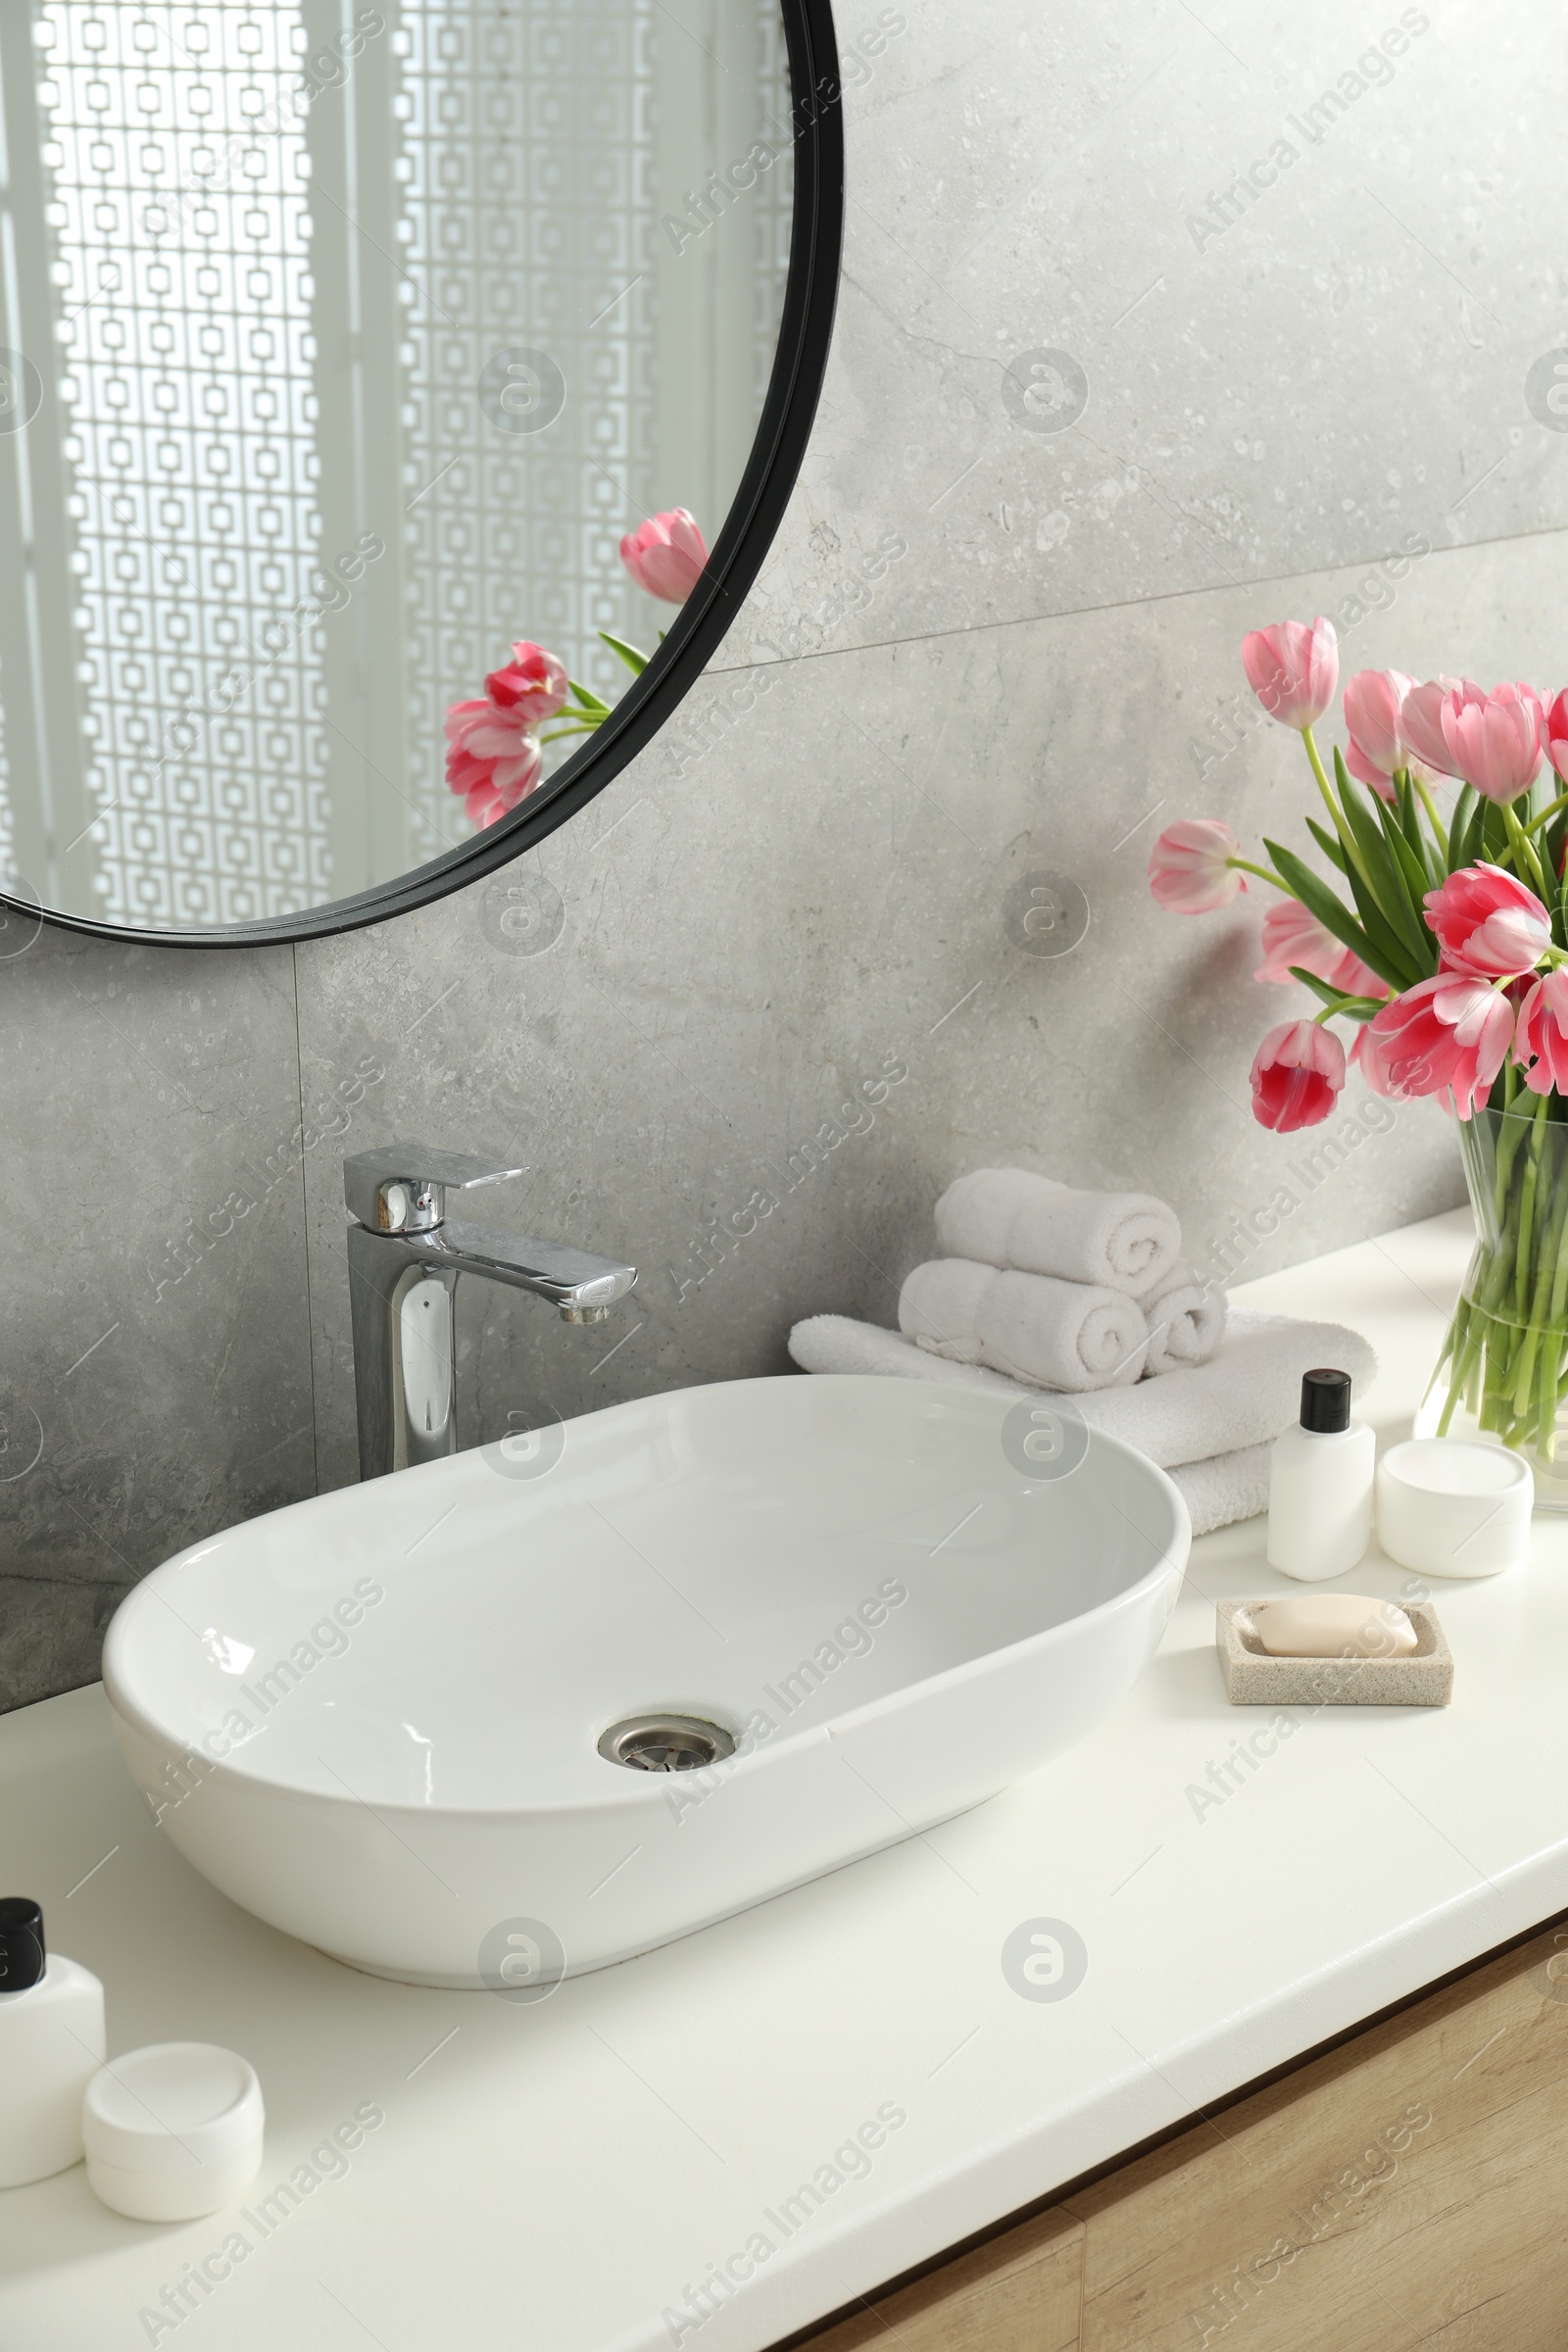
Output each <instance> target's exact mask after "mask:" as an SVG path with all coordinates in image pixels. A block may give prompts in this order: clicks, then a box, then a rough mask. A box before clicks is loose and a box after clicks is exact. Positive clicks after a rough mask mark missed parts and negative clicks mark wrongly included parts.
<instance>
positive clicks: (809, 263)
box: [0, 0, 844, 948]
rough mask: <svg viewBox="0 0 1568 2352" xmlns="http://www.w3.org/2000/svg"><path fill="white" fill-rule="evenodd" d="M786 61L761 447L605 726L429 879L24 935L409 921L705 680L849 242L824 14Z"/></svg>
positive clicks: (611, 772)
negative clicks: (782, 212) (788, 175)
mask: <svg viewBox="0 0 1568 2352" xmlns="http://www.w3.org/2000/svg"><path fill="white" fill-rule="evenodd" d="M779 6H780V10H781V13H782V16H783V19H784V32H785V39H786V42H787V45H788V52H789V69H790V91H791V115H790V121H791V125H792V128H793V131H794V136H795V195H794V213H793V219H792V223H791V235H790V262H789V271H788V275H787V278H786V281H785V289H784V305H783V314H782V317H781V319H780V322H779V337H778V349H777V352H776V353H775V355H774V360H773V372H772V376H771V378H770V380H769V383H768V390H767V397H766V400H765V401H764V402H763V405H762V414H761V418H760V423H759V425H758V428H757V438H756V440H755V441H754V443H753V445H752V454H751V457H750V459H749V460H748V462H747V466H746V471H745V472H744V474H743V475H742V476H741V481H740V487H739V489H738V490H737V491H736V494H735V501H734V504H733V506H732V507H731V509H730V511H729V514H728V515H726V517H725V519H724V524H723V527H722V529H721V530H720V531H719V534H718V537H717V539H716V540H715V541H714V543H713V547H712V550H711V555H710V557H709V562H708V567H707V569H706V570H705V571H704V573H703V576H702V578H701V579H700V580H699V581H698V583H697V586H696V587H695V588H694V589H693V591H692V593H691V595H690V596H689V597H688V598H687V600H686V602H685V604H683V605H682V607H681V608H680V611H679V613H677V614H676V617H675V620H674V622H673V624H672V625H671V627H670V629H669V631H668V632H667V634H666V636H665V638H664V641H663V643H662V645H661V646H660V648H659V651H658V652H657V653H656V654H655V655H654V657H653V658H652V660H651V661H650V662H649V664H648V667H647V668H646V669H645V670H644V671H643V672H642V674H641V676H640V677H638V678H636V679H634V680H633V682H632V684H631V686H630V687H629V688H628V690H627V692H626V693H625V694H624V695H623V696H622V697H621V699H620V701H619V702H618V703H617V704H616V705H615V707H614V709H613V711H612V713H611V715H610V717H609V718H607V719H606V720H605V721H604V723H603V725H602V726H600V727H598V728H597V729H596V730H595V732H594V733H593V734H592V735H591V736H590V737H589V738H588V739H587V741H586V742H585V743H584V744H583V745H582V747H581V748H580V749H579V750H578V751H576V752H575V753H574V754H573V755H572V757H571V758H570V759H569V760H567V761H566V762H565V763H564V766H562V767H561V768H560V769H558V770H557V772H556V774H555V775H553V776H552V777H551V778H550V781H549V783H548V784H546V785H544V786H542V787H541V788H540V790H539V791H538V792H536V793H535V794H533V795H532V796H531V797H530V798H529V799H528V800H526V801H524V802H523V803H522V804H521V806H520V807H519V808H517V809H514V810H513V812H512V813H511V815H510V816H507V817H504V818H502V819H501V820H500V821H499V822H498V823H497V824H494V825H492V826H489V827H488V828H487V829H486V830H485V831H484V832H483V833H478V834H475V836H474V837H473V839H472V840H471V841H466V842H464V843H463V844H462V846H461V847H460V848H458V849H456V850H449V851H447V853H446V854H445V855H444V856H443V857H440V858H432V859H431V861H430V863H429V864H427V865H421V866H417V867H416V868H415V869H414V871H413V872H412V873H408V874H404V875H401V876H400V877H399V878H398V880H397V881H395V882H387V883H380V884H377V885H375V886H374V887H373V888H371V889H369V890H366V891H361V892H359V893H358V894H357V895H356V896H355V897H353V898H350V899H339V900H336V901H334V902H332V903H331V904H330V905H328V906H324V907H313V908H311V909H310V910H309V911H307V912H305V913H302V914H290V915H275V916H268V917H265V918H263V919H261V920H259V921H256V922H249V923H230V924H227V925H224V926H222V927H221V928H214V929H207V930H194V929H193V930H172V929H169V930H164V929H145V928H140V927H137V926H134V925H131V924H128V923H127V924H118V923H101V922H95V921H92V920H90V919H89V918H88V917H86V916H84V915H74V914H67V913H65V912H63V911H57V910H56V909H54V908H52V907H40V906H39V905H38V904H37V902H36V901H28V900H25V899H18V898H12V897H8V896H7V895H6V894H5V893H4V892H0V907H16V908H17V910H18V911H19V912H21V913H23V914H25V916H26V917H27V919H28V921H29V922H31V923H33V924H37V923H38V922H39V920H40V919H41V920H42V921H43V922H44V923H47V924H48V925H49V926H50V927H51V928H53V929H58V930H63V931H75V932H81V933H85V934H86V935H87V936H88V937H90V938H93V939H107V940H118V941H120V942H122V943H123V944H128V945H134V946H137V947H160V948H242V947H258V946H264V945H268V946H288V945H291V944H292V943H293V942H295V941H297V940H307V939H329V938H333V937H335V936H337V934H339V933H340V932H344V931H358V930H362V929H364V928H365V926H366V925H367V924H369V923H379V922H385V921H387V920H388V919H389V918H390V917H391V916H393V915H399V914H409V913H412V912H413V911H414V910H415V909H416V908H417V907H427V906H429V905H431V904H432V903H433V902H434V901H435V900H437V899H443V898H446V897H448V896H449V895H450V894H451V893H452V892H453V891H455V890H462V889H463V888H465V887H466V885H467V884H468V883H470V882H475V881H478V880H480V879H482V877H483V876H484V875H486V874H489V873H493V872H495V870H496V868H497V867H498V866H502V865H506V864H509V863H510V862H511V860H512V859H513V858H517V857H520V856H521V854H522V852H523V851H524V850H531V849H533V848H534V847H535V846H536V845H537V844H538V843H539V842H541V841H544V840H546V839H547V838H548V836H549V835H550V834H552V833H553V832H554V831H555V830H556V828H557V826H558V825H564V823H565V822H566V820H567V818H568V817H572V816H575V815H576V814H577V812H578V810H579V809H583V808H585V807H586V806H587V804H588V803H589V802H590V801H591V800H593V799H594V798H595V796H596V795H597V794H599V793H601V792H603V791H604V789H605V786H606V785H607V784H609V783H612V782H613V779H614V778H615V777H616V776H617V775H618V774H619V773H620V770H621V769H622V768H623V767H624V766H625V765H626V763H627V761H628V760H631V759H633V758H634V757H635V755H636V754H637V753H638V752H640V751H641V750H642V749H643V748H644V746H645V745H646V744H648V743H650V742H651V741H652V740H653V738H654V736H655V735H657V734H658V732H659V730H660V728H661V727H662V725H663V724H664V722H665V721H666V719H668V718H669V717H670V715H671V714H672V712H673V711H674V710H675V708H676V706H677V705H678V704H679V703H680V702H681V701H682V699H683V698H684V697H685V696H686V694H688V693H689V692H690V690H691V688H692V687H693V686H694V685H695V684H696V682H697V680H698V679H699V678H700V677H701V676H702V674H703V672H704V670H705V669H706V668H707V665H708V662H709V661H710V659H711V656H712V654H713V653H714V652H715V651H716V649H717V648H718V646H719V644H720V643H721V642H722V640H723V638H724V636H725V634H726V632H727V630H728V628H729V626H730V623H731V621H732V620H733V619H734V617H735V614H736V613H737V612H738V611H739V609H740V606H741V603H742V601H743V599H744V598H745V596H746V595H747V592H748V591H749V590H750V588H751V585H752V582H753V581H754V580H755V579H756V577H757V574H758V572H759V571H760V568H761V564H762V560H763V558H764V556H765V555H766V554H767V551H768V549H769V547H770V546H771V545H772V542H773V536H774V533H775V532H776V531H777V529H778V526H779V523H780V521H781V519H782V517H783V514H784V510H785V508H786V506H787V505H788V504H789V500H790V496H791V493H792V492H793V490H794V488H795V480H796V476H797V475H798V473H799V472H800V468H801V461H802V459H803V458H804V456H805V454H806V445H807V442H808V440H809V436H810V430H811V425H812V422H813V420H814V418H815V415H816V404H817V400H818V398H819V396H820V393H821V389H822V379H823V376H824V374H825V372H826V368H827V357H828V347H829V344H830V342H831V340H832V334H833V313H834V306H835V303H836V301H837V298H838V279H839V256H840V249H841V247H842V243H843V234H844V107H843V89H842V85H841V83H840V80H839V71H838V42H837V36H836V34H835V31H834V26H833V15H832V9H831V5H830V0H779Z"/></svg>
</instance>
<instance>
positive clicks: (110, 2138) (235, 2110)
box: [81, 2041, 267, 2222]
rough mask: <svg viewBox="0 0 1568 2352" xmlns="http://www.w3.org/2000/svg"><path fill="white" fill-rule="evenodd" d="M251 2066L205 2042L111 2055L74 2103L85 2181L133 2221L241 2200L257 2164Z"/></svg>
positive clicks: (258, 2129)
mask: <svg viewBox="0 0 1568 2352" xmlns="http://www.w3.org/2000/svg"><path fill="white" fill-rule="evenodd" d="M266 2120H267V2118H266V2113H265V2110H264V2109H263V2106H262V2086H261V2084H260V2082H258V2081H257V2079H256V2070H255V2068H254V2067H253V2066H251V2065H249V2064H248V2063H247V2061H246V2060H245V2059H243V2058H241V2057H239V2056H238V2055H237V2053H236V2052H235V2051H233V2050H224V2049H220V2048H219V2047H218V2046H217V2044H216V2043H214V2042H210V2041H157V2042H151V2043H149V2044H148V2046H147V2048H146V2049H144V2050H131V2051H130V2052H128V2054H127V2055H126V2056H125V2057H123V2058H114V2059H111V2061H110V2062H109V2064H108V2065H107V2066H104V2067H100V2068H99V2070H98V2072H97V2074H95V2075H94V2077H93V2079H92V2081H91V2082H89V2083H88V2085H87V2089H86V2093H85V2095H84V2097H83V2099H82V2103H81V2139H82V2145H83V2147H84V2148H85V2150H86V2154H87V2184H88V2186H89V2187H90V2188H91V2189H92V2190H93V2191H94V2193H95V2194H96V2195H97V2196H98V2197H100V2198H101V2199H102V2200H103V2202H104V2204H106V2205H108V2206H110V2207H111V2208H112V2209H113V2211H114V2212H116V2213H123V2214H126V2215H128V2216H129V2218H130V2219H131V2220H132V2221H133V2222H193V2221H197V2220H199V2219H200V2217H201V2216H202V2215H203V2214H208V2213H219V2212H221V2210H222V2208H223V2207H224V2206H225V2205H232V2204H234V2203H235V2202H236V2200H237V2199H238V2198H239V2197H241V2196H242V2195H243V2194H244V2192H245V2190H246V2189H247V2188H248V2187H249V2186H250V2184H251V2182H252V2181H253V2180H255V2178H256V2176H257V2174H258V2173H259V2172H260V2170H261V2166H262V2131H263V2128H264V2126H265V2124H266Z"/></svg>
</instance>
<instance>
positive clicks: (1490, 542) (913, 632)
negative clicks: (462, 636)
mask: <svg viewBox="0 0 1568 2352" xmlns="http://www.w3.org/2000/svg"><path fill="white" fill-rule="evenodd" d="M1096 446H1097V447H1098V446H1099V445H1098V444H1097V445H1096ZM1452 512H1453V509H1452V508H1446V509H1445V513H1446V514H1451V513H1452ZM1551 538H1558V539H1564V540H1568V524H1563V523H1560V522H1553V523H1544V524H1543V525H1542V527H1541V528H1540V529H1539V530H1533V531H1498V532H1496V533H1495V535H1494V536H1493V537H1491V538H1489V539H1463V540H1461V541H1460V542H1459V543H1458V545H1457V546H1453V547H1438V546H1435V545H1434V546H1433V547H1431V548H1430V549H1429V551H1428V553H1429V555H1430V556H1464V555H1479V554H1480V553H1481V551H1482V550H1483V549H1484V548H1489V547H1512V546H1514V545H1515V544H1516V543H1517V542H1518V541H1520V540H1527V539H1551ZM1404 554H1405V550H1404V549H1403V548H1398V547H1393V548H1384V549H1383V550H1381V551H1375V552H1373V553H1372V554H1370V555H1364V556H1347V557H1345V558H1344V559H1343V560H1336V561H1335V562H1334V563H1332V564H1303V565H1299V566H1298V568H1297V569H1296V570H1294V571H1271V572H1266V573H1260V574H1259V576H1258V577H1257V578H1256V579H1241V580H1235V579H1226V580H1218V581H1216V580H1205V581H1202V582H1201V583H1199V584H1197V585H1195V586H1194V587H1191V588H1170V589H1166V590H1165V591H1164V592H1163V593H1162V594H1161V595H1159V596H1113V597H1109V598H1107V599H1106V601H1105V602H1104V603H1103V604H1099V605H1060V606H1055V607H1052V606H1046V607H1043V608H1042V609H1041V610H1040V611H1039V612H1035V613H1009V614H1008V616H1007V617H1006V618H1005V620H963V621H955V622H954V624H953V625H952V627H951V628H945V629H910V630H909V631H908V632H907V634H906V635H904V636H901V637H867V638H865V639H864V640H863V641H862V642H860V643H858V644H855V645H819V646H814V647H813V648H812V649H811V651H810V652H809V653H804V654H781V655H775V656H774V657H772V658H771V659H770V660H767V661H763V662H725V663H723V664H718V663H714V664H712V665H711V667H710V668H708V669H705V670H704V672H703V675H704V677H706V678H732V677H736V676H738V675H739V674H740V673H741V672H743V671H745V670H750V669H770V670H771V669H778V670H784V669H791V668H794V667H795V666H796V665H797V664H799V663H801V662H841V661H847V660H852V659H853V658H854V657H855V656H856V655H857V654H895V653H897V652H898V651H899V650H900V648H901V647H902V646H907V645H941V644H944V643H946V642H947V641H948V640H949V639H951V638H956V637H985V636H1000V635H1001V633H1002V631H1003V630H1004V629H1032V628H1038V627H1039V626H1040V625H1041V624H1042V623H1043V622H1046V621H1053V620H1058V621H1069V620H1080V619H1085V618H1087V617H1088V616H1089V615H1090V614H1092V613H1144V612H1157V611H1158V610H1160V609H1161V608H1162V607H1163V606H1166V605H1179V604H1184V603H1186V602H1187V601H1188V600H1189V599H1191V598H1193V597H1199V596H1223V595H1224V594H1225V593H1226V592H1227V590H1229V589H1233V588H1246V589H1247V590H1249V591H1251V590H1253V589H1264V588H1279V587H1284V586H1287V585H1289V584H1290V583H1292V582H1294V581H1297V580H1317V579H1326V578H1332V577H1333V576H1335V575H1336V574H1338V573H1340V572H1348V571H1365V570H1366V569H1367V568H1368V567H1369V566H1370V565H1371V564H1387V563H1389V562H1390V561H1392V560H1393V559H1394V558H1395V557H1398V556H1403V555H1404ZM1420 561H1421V562H1423V563H1424V562H1426V561H1427V558H1426V557H1422V558H1421V559H1420ZM758 617H759V620H761V619H763V618H765V615H764V614H759V615H758ZM761 642H763V641H762V640H761V639H759V643H761Z"/></svg>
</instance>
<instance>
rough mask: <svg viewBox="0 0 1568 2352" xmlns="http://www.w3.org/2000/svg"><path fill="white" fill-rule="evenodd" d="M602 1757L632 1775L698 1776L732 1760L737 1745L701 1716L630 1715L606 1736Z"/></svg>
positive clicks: (614, 1725)
mask: <svg viewBox="0 0 1568 2352" xmlns="http://www.w3.org/2000/svg"><path fill="white" fill-rule="evenodd" d="M599 1753H600V1754H601V1755H602V1756H606V1757H608V1758H609V1760H610V1762H611V1763H612V1764H624V1765H625V1767H626V1769H627V1771H628V1772H697V1771H700V1770H701V1768H702V1766H703V1765H705V1764H716V1763H717V1762H718V1761H719V1759H720V1757H722V1756H732V1755H733V1754H734V1753H735V1742H734V1740H732V1739H731V1738H730V1736H729V1734H728V1732H726V1731H724V1730H722V1729H721V1728H720V1726H719V1725H718V1724H716V1723H709V1722H707V1721H706V1720H705V1719H704V1718H703V1717H702V1716H701V1715H628V1716H627V1717H626V1720H625V1721H624V1723H613V1724H612V1725H611V1727H610V1729H609V1731H608V1732H606V1733H605V1734H604V1735H603V1736H602V1738H601V1739H600V1741H599Z"/></svg>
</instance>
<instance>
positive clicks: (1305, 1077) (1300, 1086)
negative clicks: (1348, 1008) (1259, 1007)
mask: <svg viewBox="0 0 1568 2352" xmlns="http://www.w3.org/2000/svg"><path fill="white" fill-rule="evenodd" d="M1344 1084H1345V1048H1344V1047H1343V1046H1342V1045H1341V1043H1340V1041H1339V1039H1338V1038H1337V1037H1336V1036H1335V1035H1334V1034H1333V1032H1332V1031H1331V1030H1328V1029H1324V1028H1321V1027H1320V1026H1319V1024H1318V1023H1317V1022H1316V1021H1282V1022H1281V1023H1280V1026H1279V1027H1278V1028H1277V1029H1271V1030H1270V1031H1269V1033H1268V1035H1267V1037H1265V1038H1264V1040H1263V1042H1262V1044H1261V1045H1260V1046H1259V1047H1258V1049H1257V1057H1256V1059H1255V1060H1254V1061H1253V1063H1252V1116H1253V1118H1254V1119H1256V1121H1257V1123H1258V1125H1259V1126H1260V1127H1271V1128H1272V1129H1273V1130H1274V1133H1275V1134H1276V1135H1294V1134H1295V1132H1296V1130H1297V1128H1298V1127H1316V1126H1318V1125H1319V1124H1320V1123H1321V1121H1323V1120H1324V1119H1326V1118H1327V1117H1328V1115H1329V1113H1330V1112H1331V1111H1332V1110H1333V1108H1334V1105H1335V1103H1337V1102H1338V1101H1339V1099H1340V1090H1341V1088H1342V1087H1343V1086H1344Z"/></svg>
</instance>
